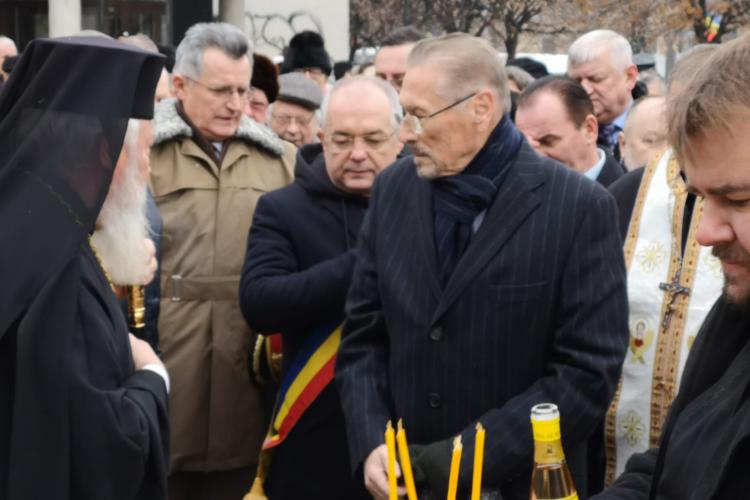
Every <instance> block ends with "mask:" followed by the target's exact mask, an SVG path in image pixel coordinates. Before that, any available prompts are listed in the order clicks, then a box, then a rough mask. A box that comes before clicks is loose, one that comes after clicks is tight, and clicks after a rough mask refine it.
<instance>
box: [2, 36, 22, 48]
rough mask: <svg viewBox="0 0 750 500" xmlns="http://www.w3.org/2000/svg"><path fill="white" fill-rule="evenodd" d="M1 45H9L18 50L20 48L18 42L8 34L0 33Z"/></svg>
mask: <svg viewBox="0 0 750 500" xmlns="http://www.w3.org/2000/svg"><path fill="white" fill-rule="evenodd" d="M0 45H9V46H11V47H13V48H14V49H16V50H18V48H17V47H16V42H14V41H13V39H12V38H8V37H7V36H3V35H0Z"/></svg>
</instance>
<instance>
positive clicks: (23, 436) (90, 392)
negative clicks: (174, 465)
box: [0, 37, 169, 500]
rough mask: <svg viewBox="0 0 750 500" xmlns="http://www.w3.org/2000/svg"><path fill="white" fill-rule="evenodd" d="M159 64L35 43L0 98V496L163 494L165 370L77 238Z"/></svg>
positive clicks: (117, 52) (117, 51)
mask: <svg viewBox="0 0 750 500" xmlns="http://www.w3.org/2000/svg"><path fill="white" fill-rule="evenodd" d="M162 61H163V57H162V56H160V55H156V54H149V53H146V52H143V51H141V50H139V49H135V48H130V47H126V46H123V45H121V44H119V43H117V42H115V41H112V40H109V39H104V38H77V37H76V38H69V39H57V40H35V41H33V42H31V43H30V44H29V46H28V47H27V48H26V50H25V51H24V55H23V56H22V58H21V59H20V60H19V63H18V66H17V67H16V68H15V70H14V72H13V75H12V76H11V78H10V80H9V81H8V83H7V86H6V87H5V88H4V91H3V94H2V96H0V199H2V200H3V202H2V205H0V241H2V245H0V276H2V280H3V286H2V287H0V498H3V499H8V500H27V499H46V498H55V499H62V500H67V499H71V500H73V499H75V500H79V499H81V500H89V499H91V500H93V499H105V498H106V499H111V500H135V499H139V500H164V499H166V476H167V457H168V452H169V451H168V450H169V436H168V427H167V391H168V389H169V378H168V376H167V374H166V371H165V370H164V366H163V365H162V364H161V361H159V359H158V358H157V356H156V355H155V354H154V352H153V350H152V349H151V348H150V347H149V346H148V344H146V343H145V342H143V341H140V340H137V339H135V338H134V337H133V336H132V335H130V336H129V335H128V331H127V325H126V322H125V317H124V316H123V315H122V313H121V311H120V308H119V303H118V301H117V299H116V297H115V295H114V293H113V283H112V281H111V280H110V279H109V275H108V274H107V271H106V270H105V269H104V268H103V266H102V262H101V260H100V259H99V254H98V252H97V251H96V247H95V243H93V242H92V240H91V238H90V235H91V233H92V232H93V231H94V227H95V226H97V227H98V226H99V225H100V224H105V225H107V224H108V223H109V221H108V220H107V217H106V216H103V215H102V214H101V213H100V210H101V209H102V204H103V202H104V200H105V197H107V201H108V202H110V201H111V200H112V199H115V198H117V197H118V196H119V195H120V193H119V191H120V190H122V186H121V183H122V181H115V182H113V181H112V178H113V172H115V164H116V163H118V164H122V163H123V160H122V159H121V160H120V161H118V157H121V158H124V157H122V156H121V148H122V145H123V138H124V137H125V133H126V128H127V126H128V123H129V121H131V122H132V121H133V120H132V119H133V118H135V119H150V118H151V116H152V113H153V105H154V100H153V96H154V91H155V88H156V83H157V81H158V78H159V74H160V72H161V69H162V66H163V62H162ZM142 125H143V127H144V130H147V127H148V122H142ZM115 177H117V176H115ZM110 185H111V188H110ZM108 191H109V193H110V194H109V195H107V193H108ZM110 205H111V203H110ZM137 243H138V244H139V245H143V239H138V240H137Z"/></svg>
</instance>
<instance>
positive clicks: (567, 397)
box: [336, 33, 628, 500]
mask: <svg viewBox="0 0 750 500" xmlns="http://www.w3.org/2000/svg"><path fill="white" fill-rule="evenodd" d="M505 97H506V77H505V72H504V70H503V68H502V65H501V64H500V62H499V61H498V59H497V55H496V53H495V51H494V50H493V49H492V48H491V47H490V46H489V44H487V43H486V42H485V41H483V40H481V39H478V38H475V37H471V36H468V35H465V34H460V33H459V34H451V35H446V36H443V37H439V38H432V39H427V40H423V41H421V42H419V43H418V44H417V45H416V46H415V47H414V49H413V50H412V52H411V54H410V56H409V61H408V65H407V72H406V76H405V78H404V84H403V87H402V91H401V94H400V100H401V104H402V106H403V107H404V111H405V118H404V123H403V124H402V126H401V129H400V132H399V137H400V139H401V141H402V142H405V143H407V145H408V146H409V147H410V149H411V150H412V151H413V152H414V156H413V157H407V158H404V159H401V160H399V161H398V162H396V163H395V164H394V165H393V166H392V167H391V168H389V169H387V170H385V171H384V172H383V173H382V174H381V175H380V176H379V177H378V179H377V180H376V182H375V187H374V189H373V193H372V197H371V201H370V209H369V212H368V215H367V217H366V219H365V221H364V223H363V228H362V232H361V234H360V242H359V246H358V254H357V265H356V267H355V270H354V276H353V281H352V286H351V288H350V291H349V295H348V298H347V306H346V314H347V318H346V324H345V328H344V332H343V338H342V344H341V349H340V352H339V357H338V362H337V366H336V380H337V383H338V385H339V390H340V395H341V400H342V405H343V409H344V416H345V420H346V424H347V431H348V439H349V448H350V456H351V465H352V469H353V470H354V471H355V473H357V474H359V477H361V478H363V480H364V481H365V485H366V486H367V487H368V489H369V490H370V492H371V493H372V494H373V496H375V497H376V498H387V494H388V482H387V479H386V473H385V470H386V462H387V460H386V448H385V446H384V445H383V444H382V443H383V430H384V429H385V426H386V422H387V421H388V420H394V421H395V420H396V419H399V418H402V419H403V421H404V425H405V427H406V429H407V432H408V434H409V439H410V443H412V444H411V445H410V451H411V455H412V458H413V468H414V475H415V479H416V482H417V485H418V488H419V489H421V492H422V494H425V493H427V492H428V491H429V492H430V493H431V494H432V495H435V496H436V497H444V496H445V492H446V489H447V484H448V471H449V463H450V456H451V446H450V443H451V441H452V439H453V437H454V436H456V435H457V434H460V435H461V438H462V441H463V458H462V463H461V473H460V478H459V488H460V490H463V491H466V490H467V489H468V485H469V483H470V482H471V477H472V457H473V452H474V426H475V425H476V423H477V422H480V423H481V424H482V425H483V426H484V427H485V428H486V429H487V438H486V445H485V462H484V473H483V476H484V483H483V486H484V490H485V493H486V494H487V495H488V497H489V498H496V497H497V496H498V495H502V498H504V499H506V500H509V499H526V498H528V495H529V484H530V472H531V469H532V458H533V457H532V455H533V439H532V436H531V426H530V423H529V412H530V409H531V407H532V406H533V405H534V404H537V403H541V402H554V403H556V404H557V405H558V406H559V407H560V410H561V414H562V434H563V439H564V443H565V447H566V455H567V458H568V463H569V464H570V467H571V470H572V471H573V475H574V478H575V480H576V484H577V485H578V488H579V496H580V497H581V498H583V497H585V496H586V492H585V480H584V478H585V477H586V447H585V441H586V439H587V437H588V436H589V433H590V432H591V431H592V430H593V429H594V428H595V427H596V426H597V424H598V423H599V422H601V419H602V417H603V415H604V413H605V411H606V408H607V405H608V404H609V401H610V399H611V397H612V394H613V393H614V390H615V386H616V383H617V379H618V377H619V373H620V365H621V363H622V360H623V357H624V354H625V349H626V345H627V339H628V330H627V297H626V290H625V267H624V263H623V259H622V251H621V248H620V238H619V236H618V234H617V223H616V209H615V203H614V200H613V199H612V197H611V196H610V195H609V194H608V193H607V192H606V191H605V190H604V189H603V188H602V187H601V186H599V185H597V184H596V183H595V182H592V181H590V180H588V179H585V178H583V177H581V176H580V175H578V174H576V173H574V172H572V171H570V170H569V169H567V168H565V167H564V166H562V165H560V164H557V163H555V162H553V161H552V160H549V159H546V158H542V157H540V156H538V155H537V154H536V153H534V151H533V150H532V149H531V147H530V146H529V145H528V144H526V142H525V141H524V139H523V137H522V135H521V133H520V132H519V131H518V130H517V129H516V128H515V126H514V125H513V124H512V123H511V121H510V119H509V118H508V117H507V115H506V114H505V111H506V109H507V108H506V99H505ZM401 493H403V492H401Z"/></svg>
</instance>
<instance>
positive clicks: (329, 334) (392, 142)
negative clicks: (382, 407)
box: [240, 77, 402, 500]
mask: <svg viewBox="0 0 750 500" xmlns="http://www.w3.org/2000/svg"><path fill="white" fill-rule="evenodd" d="M322 119H323V123H322V129H321V132H320V134H319V135H320V139H321V143H320V144H311V145H307V146H304V147H303V148H302V149H301V150H300V152H299V154H298V156H297V166H296V171H295V180H294V182H293V183H292V184H291V185H290V186H287V187H285V188H282V189H279V190H277V191H274V192H273V193H269V194H267V195H264V196H262V197H261V199H260V201H259V202H258V207H257V209H256V210H255V215H254V217H253V224H252V226H251V229H250V236H249V238H248V247H247V254H246V256H245V266H244V268H243V271H242V280H241V281H240V304H241V307H242V312H243V313H244V314H245V318H246V319H247V322H248V324H249V325H250V326H251V328H253V330H255V331H258V332H267V333H273V332H281V335H282V342H283V357H284V360H283V369H282V382H281V387H282V389H281V393H280V395H279V398H278V402H277V409H276V411H275V413H274V417H273V420H272V428H271V430H270V433H269V438H268V439H267V441H266V443H267V446H266V447H265V448H266V449H265V450H264V453H267V452H270V451H272V452H273V453H272V454H270V453H269V456H270V457H271V458H270V462H269V460H265V459H261V464H263V465H265V466H269V464H270V468H268V467H267V468H265V469H263V470H261V471H260V476H259V477H258V480H257V481H256V492H257V491H258V489H259V488H260V486H261V485H263V486H264V488H265V492H266V493H267V494H268V495H267V496H268V498H273V499H280V500H284V499H290V500H296V499H298V498H305V499H311V500H315V499H321V500H323V499H334V498H335V499H338V498H341V499H344V498H345V499H347V500H355V499H360V498H361V499H367V498H370V497H369V495H368V494H367V492H366V490H365V488H364V485H363V484H362V482H361V481H359V480H354V479H353V478H352V475H351V473H350V472H349V452H348V449H347V444H346V433H345V430H344V416H343V415H342V413H341V404H340V402H339V396H338V391H337V390H336V387H335V385H334V384H333V383H332V382H333V361H334V359H335V354H336V350H337V348H338V343H339V340H340V338H341V327H340V325H341V323H342V321H343V319H344V301H345V298H346V291H347V290H348V288H349V283H350V282H351V277H352V271H353V270H354V262H355V245H356V241H357V235H358V234H359V228H360V226H361V225H362V220H363V218H364V215H365V211H366V210H367V204H368V197H369V195H370V189H371V188H372V184H373V181H374V180H375V177H376V176H377V175H378V173H379V172H380V171H381V170H383V169H384V168H385V167H387V166H388V165H390V164H391V163H393V161H394V160H395V159H396V155H397V154H398V152H399V151H400V150H401V146H402V145H401V143H400V142H399V140H398V137H397V135H396V132H397V127H398V124H399V122H400V120H401V106H400V105H399V102H398V95H397V94H396V91H395V90H394V89H393V88H392V87H391V86H390V85H389V84H388V83H387V82H385V81H383V80H380V79H377V78H374V77H355V78H352V79H347V80H342V81H341V82H339V83H338V84H336V85H335V86H334V87H333V88H332V90H331V92H330V93H329V94H328V96H327V98H326V100H325V102H324V104H323V108H322ZM301 367H317V368H316V369H314V370H312V369H300V368H301ZM292 386H294V387H297V390H293V389H289V390H286V389H285V388H287V387H292ZM301 401H304V402H305V404H304V405H303V406H302V412H301V414H300V413H298V412H296V411H287V409H289V408H298V407H299V404H300V402H301ZM321 450H325V459H324V460H320V452H321Z"/></svg>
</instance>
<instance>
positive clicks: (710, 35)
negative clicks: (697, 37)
mask: <svg viewBox="0 0 750 500" xmlns="http://www.w3.org/2000/svg"><path fill="white" fill-rule="evenodd" d="M705 23H706V41H707V42H708V43H711V42H713V41H714V40H715V39H716V35H718V34H719V28H720V27H721V15H720V14H715V15H713V14H709V15H707V16H706V20H705Z"/></svg>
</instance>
